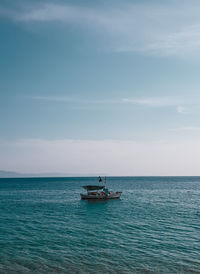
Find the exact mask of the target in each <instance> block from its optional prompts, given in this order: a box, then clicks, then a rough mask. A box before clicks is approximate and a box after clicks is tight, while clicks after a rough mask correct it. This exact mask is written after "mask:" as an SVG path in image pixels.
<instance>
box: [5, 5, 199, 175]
mask: <svg viewBox="0 0 200 274" xmlns="http://www.w3.org/2000/svg"><path fill="white" fill-rule="evenodd" d="M199 14H200V3H199V1H195V0H191V1H184V0H179V1H178V0H174V1H162V2H161V1H156V0H152V1H149V0H148V1H147V0H146V1H145V0H143V1H136V0H135V1H128V0H125V1H116V0H115V1H114V0H109V1H100V0H99V1H97V0H96V1H94V0H93V1H66V0H62V1H53V0H47V1H43V0H37V1H35V0H34V1H33V0H28V1H27V0H26V1H25V0H17V1H9V0H1V2H0V39H1V40H0V117H1V119H0V142H1V143H0V148H1V156H0V169H6V170H15V171H20V172H37V171H39V172H48V171H55V172H69V173H83V174H84V172H85V170H86V168H85V166H84V165H83V164H81V161H85V162H87V161H88V165H87V166H88V168H87V169H88V170H87V172H85V173H93V172H98V171H100V172H104V171H105V172H106V173H108V174H113V175H115V174H116V175H199V174H198V169H193V167H195V161H197V160H198V159H197V158H195V157H194V159H193V162H192V163H193V165H192V163H191V158H192V157H191V158H190V157H189V156H188V155H190V156H191V151H195V152H197V151H199V150H200V144H199V143H198V140H199V138H200V122H199V117H200V92H199V89H200V77H199V72H200V17H199ZM38 142H39V143H38ZM41 142H42V145H41ZM49 142H50V143H49ZM70 142H74V143H73V145H71V143H70ZM76 142H77V143H76ZM90 142H91V143H90ZM121 142H122V143H123V146H125V147H123V146H122V145H121ZM55 143H56V147H54V145H55ZM116 143H118V146H116ZM94 144H95V148H94V150H92V152H91V151H90V147H93V146H94ZM161 144H162V145H161ZM177 144H178V145H180V146H183V147H184V148H185V154H184V151H181V153H183V155H182V154H181V155H180V153H179V155H180V158H177V157H178V156H177V150H176V147H177ZM186 144H187V145H186ZM194 144H195V145H194ZM61 145H62V146H61ZM112 145H113V146H114V150H115V152H113V151H111V150H112V149H110V151H109V147H110V148H111V147H112ZM191 145H192V148H191ZM35 146H37V149H38V154H37V156H35V154H36V152H35V151H36V150H34V147H35ZM41 146H43V147H44V148H45V149H44V151H43V152H42V148H41ZM57 146H58V147H57ZM168 146H170V147H171V154H170V148H169V147H168ZM27 147H28V149H27ZM61 147H62V148H61ZM72 147H73V149H72ZM78 147H79V149H78ZM122 147H123V148H122ZM138 147H139V148H141V151H143V153H142V154H140V152H139V150H138ZM172 147H173V148H172ZM39 148H41V149H39ZM129 148H130V149H129ZM153 148H154V149H153ZM157 148H160V150H159V151H157ZM166 148H169V149H166ZM62 150H63V151H65V154H64V155H63V157H60V156H59V155H60V153H61V151H62ZM166 150H167V152H166ZM27 151H29V152H27ZM83 151H84V153H83ZM102 151H103V152H104V153H103V155H102V157H103V158H102V162H104V160H105V159H109V162H106V164H105V165H104V164H100V163H99V162H98V161H97V162H95V159H96V158H97V157H98V155H99V154H101V153H102ZM145 151H146V152H145ZM150 151H151V153H153V154H154V151H155V153H157V154H155V156H156V159H157V160H156V161H158V162H153V159H150V158H149V162H148V161H147V162H146V159H147V158H148V157H149V153H150ZM156 151H157V152H156ZM136 152H137V153H136ZM26 153H28V154H26ZM41 153H43V154H42V155H41ZM90 153H93V156H92V157H94V158H92V160H91V158H90V156H89V155H90ZM113 153H114V154H113ZM115 153H116V155H115ZM188 153H189V154H188ZM168 154H169V155H168ZM49 155H50V156H49ZM72 155H76V157H77V158H76V157H75V158H73V157H74V156H73V157H72ZM124 155H125V156H124ZM134 155H135V156H134ZM141 155H143V156H141ZM167 155H168V156H167ZM197 155H198V153H197ZM42 157H44V158H42ZM88 157H89V158H88ZM124 157H125V158H124ZM184 157H185V158H186V159H188V161H189V162H187V161H186V162H185V163H184V164H183V163H182V164H177V163H180V160H182V158H184ZM188 157H189V158H188ZM196 157H198V156H196ZM19 158H20V159H21V160H20V162H19ZM38 158H40V159H43V160H42V163H40V164H39V162H38ZM55 158H57V160H56V161H55ZM72 158H73V159H74V160H73V161H70V159H72ZM104 158H105V159H104ZM116 158H119V159H118V160H119V161H118V162H117V163H115V160H116ZM120 158H121V159H123V160H121V161H120ZM152 158H153V157H152ZM164 158H165V160H166V159H168V160H169V162H167V163H166V162H165V161H163V159H164ZM58 159H60V161H58ZM77 159H78V160H77ZM80 159H82V160H80ZM138 159H140V160H139V161H138ZM171 159H174V161H175V162H174V163H173V165H172V166H171V169H170V168H167V165H170V163H171ZM64 162H66V163H67V164H66V165H67V167H66V165H65V164H64ZM130 162H131V163H132V165H133V166H134V167H135V169H134V168H133V167H132V166H131V165H130ZM152 163H153V164H152ZM157 163H161V166H160V167H159V168H157V166H158V165H157ZM162 163H163V164H162ZM189 164H191V166H192V167H189V168H188V169H187V167H188V166H190V165H189ZM109 165H110V169H109ZM127 166H129V168H127ZM90 167H91V168H90ZM119 167H121V170H119Z"/></svg>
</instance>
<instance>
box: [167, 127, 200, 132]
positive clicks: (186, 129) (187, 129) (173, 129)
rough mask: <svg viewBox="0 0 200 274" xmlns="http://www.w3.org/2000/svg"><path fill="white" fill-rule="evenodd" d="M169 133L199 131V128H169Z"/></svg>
mask: <svg viewBox="0 0 200 274" xmlns="http://www.w3.org/2000/svg"><path fill="white" fill-rule="evenodd" d="M169 131H177V132H179V131H200V127H194V126H187V127H178V128H170V129H169Z"/></svg>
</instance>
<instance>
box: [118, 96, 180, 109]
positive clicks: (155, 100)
mask: <svg viewBox="0 0 200 274" xmlns="http://www.w3.org/2000/svg"><path fill="white" fill-rule="evenodd" d="M122 102H123V103H129V104H136V105H143V106H148V107H168V106H177V104H179V103H180V100H178V99H176V98H172V97H149V98H123V99H122Z"/></svg>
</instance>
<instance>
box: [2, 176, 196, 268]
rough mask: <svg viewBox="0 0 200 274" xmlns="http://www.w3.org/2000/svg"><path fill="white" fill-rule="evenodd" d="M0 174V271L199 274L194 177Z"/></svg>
mask: <svg viewBox="0 0 200 274" xmlns="http://www.w3.org/2000/svg"><path fill="white" fill-rule="evenodd" d="M107 182H108V187H109V188H111V189H112V190H116V191H123V193H122V197H121V199H120V200H110V201H99V202H88V201H82V200H80V192H82V189H81V185H84V184H92V183H93V184H94V183H96V178H32V179H26V178H23V179H0V273H200V177H155V178H153V177H138V178H134V177H116V178H114V177H112V178H107Z"/></svg>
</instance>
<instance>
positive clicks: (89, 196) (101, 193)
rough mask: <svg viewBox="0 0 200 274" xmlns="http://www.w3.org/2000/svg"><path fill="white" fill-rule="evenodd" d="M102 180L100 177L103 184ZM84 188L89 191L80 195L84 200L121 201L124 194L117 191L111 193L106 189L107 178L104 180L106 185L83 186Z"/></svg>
mask: <svg viewBox="0 0 200 274" xmlns="http://www.w3.org/2000/svg"><path fill="white" fill-rule="evenodd" d="M101 181H102V179H101V177H99V182H101ZM83 188H84V189H85V190H86V191H87V193H85V194H82V193H81V194H80V195H81V199H82V200H108V199H119V198H120V196H121V194H122V192H120V191H117V192H113V191H109V190H108V188H106V177H105V180H104V185H103V186H101V185H86V186H83Z"/></svg>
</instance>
